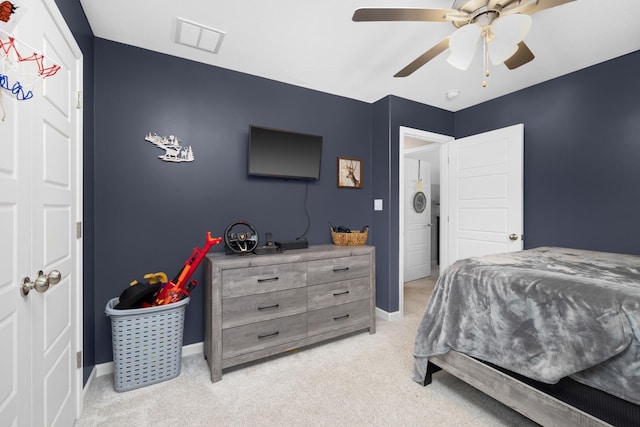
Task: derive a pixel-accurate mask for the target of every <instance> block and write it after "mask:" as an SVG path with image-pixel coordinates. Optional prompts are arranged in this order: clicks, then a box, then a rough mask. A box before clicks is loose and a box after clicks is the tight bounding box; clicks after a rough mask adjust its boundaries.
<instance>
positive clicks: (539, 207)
mask: <svg viewBox="0 0 640 427" xmlns="http://www.w3.org/2000/svg"><path fill="white" fill-rule="evenodd" d="M639 73H640V52H635V53H632V54H630V55H626V56H623V57H621V58H617V59H614V60H611V61H608V62H605V63H602V64H599V65H596V66H593V67H590V68H587V69H584V70H581V71H578V72H575V73H573V74H569V75H566V76H563V77H560V78H557V79H554V80H551V81H548V82H545V83H542V84H539V85H536V86H533V87H531V88H528V89H524V90H521V91H519V92H516V93H513V94H510V95H508V96H504V97H501V98H498V99H495V100H492V101H489V102H485V103H483V104H481V105H478V106H475V107H472V108H468V109H466V110H464V111H459V112H457V113H456V115H455V130H456V134H455V136H456V137H457V138H459V137H464V136H468V135H472V134H476V133H479V132H483V131H487V130H491V129H496V128H501V127H505V126H509V125H512V124H516V123H524V131H525V137H524V163H525V164H524V170H525V172H524V235H525V240H524V244H525V248H534V247H538V246H542V245H555V246H566V247H572V248H581V249H591V250H601V251H611V252H622V253H631V254H640V244H639V243H638V242H640V227H639V226H638V219H639V218H640V197H638V183H639V182H640V102H639V101H638V94H640V79H639V78H638V75H639Z"/></svg>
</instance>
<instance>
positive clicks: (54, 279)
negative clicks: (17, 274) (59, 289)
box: [20, 270, 62, 297]
mask: <svg viewBox="0 0 640 427" xmlns="http://www.w3.org/2000/svg"><path fill="white" fill-rule="evenodd" d="M61 278H62V274H60V272H59V271H58V270H52V271H51V272H50V273H49V274H47V275H46V276H45V274H44V273H43V272H42V270H40V271H38V277H36V280H34V281H33V282H32V281H31V279H30V278H29V277H28V276H27V277H24V278H23V279H22V283H20V294H22V296H23V297H26V296H27V295H29V292H30V291H31V289H35V290H36V291H37V292H38V293H43V292H46V291H47V289H49V287H50V286H53V285H56V284H58V282H60V279H61Z"/></svg>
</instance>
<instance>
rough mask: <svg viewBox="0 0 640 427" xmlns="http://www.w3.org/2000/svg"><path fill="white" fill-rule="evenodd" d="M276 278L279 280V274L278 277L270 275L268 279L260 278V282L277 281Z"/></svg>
mask: <svg viewBox="0 0 640 427" xmlns="http://www.w3.org/2000/svg"><path fill="white" fill-rule="evenodd" d="M276 280H278V276H276V277H269V278H267V279H258V283H264V282H275V281H276Z"/></svg>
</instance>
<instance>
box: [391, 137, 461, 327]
mask: <svg viewBox="0 0 640 427" xmlns="http://www.w3.org/2000/svg"><path fill="white" fill-rule="evenodd" d="M453 139H454V138H453V137H451V136H447V135H440V134H436V133H432V132H426V131H422V130H418V129H412V128H407V127H400V138H399V142H400V150H399V153H400V156H399V159H400V162H399V163H400V165H399V170H398V173H399V177H400V179H399V180H398V181H399V192H398V195H399V197H398V200H399V211H398V216H399V221H398V222H399V230H398V231H399V232H398V236H399V248H398V255H399V268H398V274H399V277H398V287H399V288H398V295H399V315H400V318H402V317H403V316H404V283H405V276H407V278H408V279H410V280H411V279H414V278H416V276H409V275H408V274H413V273H407V272H406V271H405V267H406V266H407V265H409V267H412V266H415V265H416V264H419V263H418V262H417V261H416V259H417V258H419V257H422V256H426V257H428V259H426V260H421V262H423V263H424V262H426V263H429V265H428V267H431V263H432V261H433V260H434V258H435V260H436V261H437V257H438V256H439V257H440V261H442V257H443V256H444V257H446V229H444V228H440V229H439V230H438V228H439V227H438V226H437V224H438V219H437V217H439V216H441V215H446V197H447V188H448V187H447V175H448V173H447V164H446V159H447V149H448V148H447V145H446V143H447V142H449V141H451V140H453ZM427 165H428V166H427ZM426 169H430V172H429V176H428V177H427V176H425V175H424V174H423V170H425V171H426ZM417 170H420V179H421V180H422V181H423V183H422V189H421V191H422V192H423V193H424V194H425V199H426V203H428V204H429V206H428V208H430V210H431V213H430V214H429V215H428V217H425V216H423V217H422V218H423V222H424V224H421V223H420V222H418V224H415V223H412V221H414V220H415V217H416V216H415V215H413V218H414V220H412V219H411V218H412V215H411V210H414V209H415V208H414V207H413V197H414V196H415V194H416V193H417V192H418V189H419V188H420V185H419V184H417V181H418V174H415V172H414V174H415V175H416V177H415V179H413V180H412V179H411V177H410V176H409V177H407V174H409V175H410V174H411V172H413V171H417ZM428 181H430V182H429V184H428V186H429V188H427V187H426V185H425V182H428ZM418 210H421V209H420V207H419V208H418ZM425 210H426V207H425ZM429 224H430V225H429ZM422 226H424V227H426V230H425V231H426V233H422V232H420V231H419V230H420V228H421V227H422ZM407 233H410V235H407ZM425 234H426V235H428V236H429V237H428V239H429V243H428V244H429V248H428V249H429V250H428V251H427V252H429V255H424V252H422V254H421V255H417V256H416V252H413V253H407V246H411V242H419V241H420V240H421V239H424V235H425ZM419 235H422V236H423V237H419ZM414 237H415V238H414ZM422 271H423V272H424V268H423V269H422Z"/></svg>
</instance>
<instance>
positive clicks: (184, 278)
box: [154, 231, 222, 305]
mask: <svg viewBox="0 0 640 427" xmlns="http://www.w3.org/2000/svg"><path fill="white" fill-rule="evenodd" d="M221 241H222V237H211V232H210V231H209V232H207V242H206V243H205V245H204V246H203V247H202V249H200V248H194V249H193V253H192V254H191V256H190V257H189V258H188V259H187V261H186V262H185V263H184V266H183V267H182V269H181V270H180V272H179V273H178V275H177V276H176V277H175V278H174V279H173V280H172V281H170V282H168V283H167V284H166V285H165V286H164V287H163V288H162V290H161V291H160V292H159V293H158V296H157V298H156V301H155V304H154V305H164V304H171V303H172V302H178V301H180V300H181V299H183V298H185V297H187V296H189V291H190V290H191V289H192V288H193V287H194V286H195V285H197V284H198V282H196V281H195V280H194V281H192V282H191V283H188V284H187V282H188V281H189V278H190V277H191V275H192V274H193V272H194V271H196V269H197V268H198V265H200V261H202V258H204V256H205V255H206V254H207V252H209V249H211V247H212V246H213V245H217V244H218V243H220V242H221Z"/></svg>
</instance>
